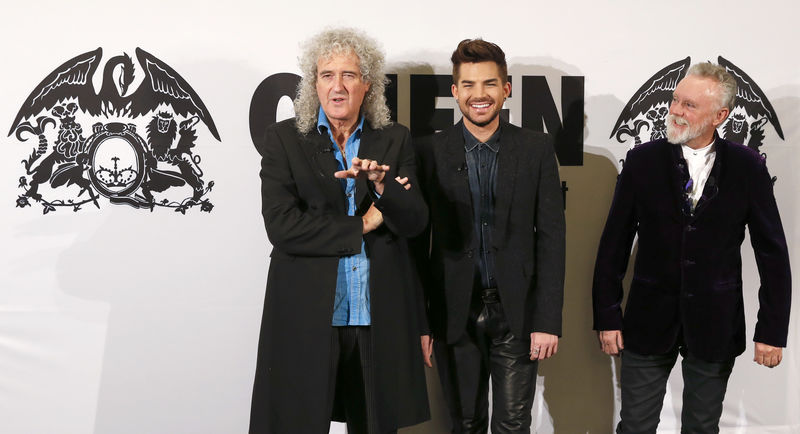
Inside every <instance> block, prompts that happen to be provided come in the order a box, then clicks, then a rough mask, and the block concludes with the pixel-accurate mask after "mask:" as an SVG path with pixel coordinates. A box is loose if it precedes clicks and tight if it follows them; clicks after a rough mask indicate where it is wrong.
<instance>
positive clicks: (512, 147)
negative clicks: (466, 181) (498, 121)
mask: <svg viewBox="0 0 800 434" xmlns="http://www.w3.org/2000/svg"><path fill="white" fill-rule="evenodd" d="M502 124H503V125H504V124H505V122H503V123H502ZM503 125H501V126H500V128H501V131H500V151H499V153H498V154H497V172H496V174H495V184H496V188H495V191H496V195H495V206H494V233H493V234H492V235H493V236H492V243H493V244H494V246H495V247H497V248H502V247H503V244H504V243H505V240H506V237H505V236H503V234H505V232H506V223H507V222H508V216H509V209H510V208H511V198H512V197H513V195H514V184H515V182H516V180H517V164H518V161H519V155H518V154H519V146H521V144H519V143H517V137H516V134H514V135H512V134H511V133H512V132H513V130H512V129H511V128H503Z"/></svg>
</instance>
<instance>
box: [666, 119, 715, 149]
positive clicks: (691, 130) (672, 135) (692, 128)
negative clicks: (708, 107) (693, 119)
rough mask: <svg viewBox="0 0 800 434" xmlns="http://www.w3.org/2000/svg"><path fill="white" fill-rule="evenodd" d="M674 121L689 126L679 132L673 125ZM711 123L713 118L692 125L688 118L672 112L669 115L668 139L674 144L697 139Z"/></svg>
mask: <svg viewBox="0 0 800 434" xmlns="http://www.w3.org/2000/svg"><path fill="white" fill-rule="evenodd" d="M673 122H675V123H677V124H678V125H687V126H688V127H687V128H685V129H684V130H683V132H678V131H677V129H676V128H675V127H674V126H673ZM710 123H711V120H710V119H707V120H705V121H704V122H701V123H699V124H696V125H691V124H690V123H689V122H688V121H686V119H684V118H682V117H678V116H675V115H673V114H672V113H670V114H668V115H667V141H668V142H670V143H672V144H673V145H681V144H684V143H686V142H688V141H690V140H692V139H696V138H697V137H700V135H701V134H702V133H703V130H705V129H706V127H708V125H709V124H710Z"/></svg>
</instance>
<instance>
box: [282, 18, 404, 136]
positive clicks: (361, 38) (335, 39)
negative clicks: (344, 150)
mask: <svg viewBox="0 0 800 434" xmlns="http://www.w3.org/2000/svg"><path fill="white" fill-rule="evenodd" d="M349 53H354V54H355V55H356V56H357V57H358V62H359V67H360V69H361V79H362V80H364V82H366V83H369V84H370V87H369V90H367V93H366V95H364V102H362V103H361V111H362V113H363V114H364V117H365V118H366V121H367V122H368V123H369V125H370V127H372V128H373V129H376V130H378V129H381V128H384V127H387V126H389V125H391V123H392V122H391V120H390V117H389V115H390V112H389V107H387V106H386V96H384V91H385V90H386V85H387V84H388V82H389V80H387V79H386V75H385V74H384V66H385V63H386V61H385V59H384V56H383V52H382V51H381V49H380V47H379V46H378V44H377V42H375V40H374V39H372V38H370V37H369V36H367V35H366V34H365V33H364V32H361V31H359V30H356V29H351V28H337V29H329V30H325V31H323V32H322V33H319V34H317V35H316V36H314V37H312V38H311V39H309V40H308V41H307V42H306V43H305V44H304V46H303V53H302V54H301V56H300V58H299V59H298V61H299V64H300V70H301V71H302V74H303V77H302V78H301V79H300V84H298V85H297V98H295V100H294V112H295V120H296V123H297V129H298V130H299V131H300V132H301V133H302V134H308V133H309V132H310V131H311V130H312V129H313V128H314V127H315V126H316V125H317V115H318V114H319V97H318V96H317V62H318V61H319V60H320V59H327V58H330V57H331V56H334V55H339V54H349Z"/></svg>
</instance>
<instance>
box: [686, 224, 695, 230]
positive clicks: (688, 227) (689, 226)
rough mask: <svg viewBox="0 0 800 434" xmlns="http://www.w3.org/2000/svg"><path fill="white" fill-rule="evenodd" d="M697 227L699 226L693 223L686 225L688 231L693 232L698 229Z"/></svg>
mask: <svg viewBox="0 0 800 434" xmlns="http://www.w3.org/2000/svg"><path fill="white" fill-rule="evenodd" d="M696 229H697V228H696V227H694V226H693V225H686V232H692V231H693V230H696Z"/></svg>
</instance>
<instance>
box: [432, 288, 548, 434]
mask: <svg viewBox="0 0 800 434" xmlns="http://www.w3.org/2000/svg"><path fill="white" fill-rule="evenodd" d="M529 338H530V336H525V337H524V338H523V339H517V337H515V336H514V335H512V334H511V331H510V329H509V326H508V322H507V321H506V317H505V314H504V312H503V307H502V305H501V304H500V302H499V299H498V297H497V291H496V290H495V289H492V290H483V292H482V293H481V297H480V299H477V300H476V302H475V303H473V306H472V309H471V313H470V319H469V322H468V325H467V333H465V334H464V336H463V337H462V338H461V339H460V340H459V341H458V342H456V343H455V344H452V345H447V344H440V345H439V347H438V348H437V357H438V358H439V360H440V361H443V360H446V361H447V363H446V366H442V363H440V371H441V370H442V369H441V368H443V369H444V370H445V371H447V372H445V374H444V375H441V372H440V375H441V376H442V381H443V383H444V389H445V396H446V398H447V401H448V405H449V406H450V410H451V411H450V413H451V416H452V419H453V432H454V433H464V434H467V433H470V434H471V433H486V432H487V429H488V427H489V414H488V413H489V400H488V392H489V390H488V389H489V379H490V378H491V381H492V421H491V427H492V433H495V434H501V433H530V426H531V407H532V405H533V395H534V390H535V388H536V370H537V367H538V363H537V362H534V361H531V360H530V340H529ZM442 356H444V358H443V357H442Z"/></svg>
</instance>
